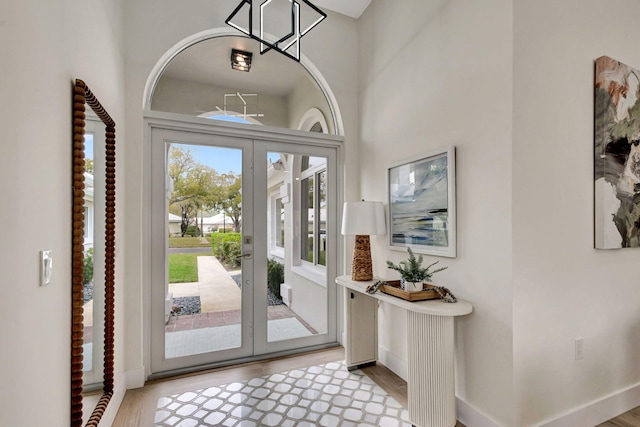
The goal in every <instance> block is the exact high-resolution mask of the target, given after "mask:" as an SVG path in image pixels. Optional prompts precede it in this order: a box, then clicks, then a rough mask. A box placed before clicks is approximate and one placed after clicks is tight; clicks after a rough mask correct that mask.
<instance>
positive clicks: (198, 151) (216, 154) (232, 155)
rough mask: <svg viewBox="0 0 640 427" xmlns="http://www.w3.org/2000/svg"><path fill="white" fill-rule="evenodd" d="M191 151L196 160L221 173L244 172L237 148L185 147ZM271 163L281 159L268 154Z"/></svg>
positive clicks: (240, 153) (273, 154)
mask: <svg viewBox="0 0 640 427" xmlns="http://www.w3.org/2000/svg"><path fill="white" fill-rule="evenodd" d="M183 147H184V148H188V149H189V150H190V151H191V154H192V155H193V157H194V159H195V160H196V161H197V162H199V163H202V164H203V165H206V166H210V167H212V168H213V169H215V170H216V171H217V172H219V173H227V172H233V173H235V174H240V173H241V172H242V151H241V150H240V149H237V148H224V147H208V146H202V145H184V146H183ZM268 158H269V159H271V161H276V160H278V159H279V158H280V156H279V155H278V154H277V153H268Z"/></svg>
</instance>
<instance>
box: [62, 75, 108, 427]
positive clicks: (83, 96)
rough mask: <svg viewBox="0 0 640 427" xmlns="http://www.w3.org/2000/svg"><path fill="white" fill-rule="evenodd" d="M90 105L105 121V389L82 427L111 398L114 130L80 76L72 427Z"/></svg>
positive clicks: (78, 369) (77, 406) (78, 393)
mask: <svg viewBox="0 0 640 427" xmlns="http://www.w3.org/2000/svg"><path fill="white" fill-rule="evenodd" d="M86 105H88V106H89V107H91V109H92V110H93V111H94V113H95V114H96V115H97V116H98V117H99V118H100V120H102V122H103V123H104V125H105V132H106V135H105V144H106V153H105V154H106V156H105V175H106V176H105V181H104V182H105V183H106V188H105V202H106V203H105V206H106V209H105V236H104V242H105V262H104V270H105V271H104V277H105V283H104V292H105V307H104V358H103V360H104V374H103V392H102V396H101V397H100V399H99V401H98V404H97V405H96V406H95V409H94V410H93V412H92V413H91V416H90V417H89V419H88V421H87V424H86V427H95V426H97V425H98V424H99V423H100V419H101V418H102V415H103V414H104V412H105V409H106V408H107V405H108V404H109V401H110V400H111V397H112V396H113V389H114V388H113V382H114V275H115V226H116V224H115V223H116V151H115V148H116V134H115V132H116V128H115V122H114V121H113V119H112V118H111V117H110V116H109V114H108V113H107V112H106V110H105V109H104V108H103V107H102V105H101V104H100V102H99V101H98V99H97V98H96V97H95V95H94V94H93V93H92V92H91V90H90V89H89V87H88V86H87V85H86V83H85V82H83V81H82V80H76V82H75V86H74V92H73V215H72V218H73V219H72V220H73V226H72V230H73V231H72V239H73V240H72V273H71V277H72V297H71V301H72V309H71V427H76V426H77V427H81V426H82V398H83V396H82V387H83V384H82V376H83V372H82V365H83V354H82V353H83V350H82V344H83V316H84V314H83V312H84V309H83V261H84V224H85V220H86V219H85V217H84V216H85V211H84V192H85V185H84V172H85V146H84V134H85V118H86V116H85V109H86V107H85V106H86Z"/></svg>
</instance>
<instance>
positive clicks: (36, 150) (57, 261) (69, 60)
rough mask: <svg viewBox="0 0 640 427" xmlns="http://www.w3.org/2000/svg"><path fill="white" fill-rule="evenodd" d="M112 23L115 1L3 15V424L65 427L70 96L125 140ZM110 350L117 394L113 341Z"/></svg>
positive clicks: (117, 31) (5, 7)
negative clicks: (81, 92) (44, 258)
mask: <svg viewBox="0 0 640 427" xmlns="http://www.w3.org/2000/svg"><path fill="white" fill-rule="evenodd" d="M120 17H121V9H120V1H117V0H113V1H107V0H103V1H100V0H89V1H86V0H85V1H78V0H65V1H62V2H51V1H46V0H33V1H29V2H3V3H2V5H0V38H1V39H2V40H3V42H2V43H1V44H0V56H1V57H2V61H0V75H1V76H2V78H1V79H0V93H1V94H2V96H0V129H1V130H2V141H1V142H0V152H1V155H0V199H1V200H2V201H3V202H2V208H1V209H0V222H1V223H3V224H10V226H8V227H4V228H3V234H2V238H1V239H0V254H1V255H2V256H1V257H0V288H1V289H2V298H1V299H0V312H1V313H2V318H3V321H2V322H1V323H0V337H1V338H0V341H1V345H0V366H1V368H0V383H1V384H3V387H1V388H0V414H2V424H3V425H8V426H9V425H11V426H13V425H26V424H28V425H34V426H45V425H47V426H50V425H56V426H63V425H69V420H70V416H69V414H70V399H69V396H70V365H71V363H70V358H71V357H70V356H71V355H70V348H71V333H70V327H71V156H72V152H71V144H72V117H71V116H72V90H73V82H74V79H75V78H81V79H83V80H85V82H87V84H88V85H89V86H90V87H91V88H92V90H93V91H94V92H95V94H96V96H97V97H98V98H99V99H100V100H101V102H102V103H103V104H104V106H105V107H106V108H107V110H108V111H109V113H110V114H111V115H112V116H113V118H114V119H115V121H116V123H117V129H118V137H120V136H123V135H124V132H123V130H124V120H123V105H122V103H121V99H122V94H123V93H124V84H123V82H124V80H123V58H122V55H121V43H122V37H121V35H122V25H121V24H122V22H121V19H120ZM118 156H119V159H120V154H118ZM120 177H122V175H120ZM119 182H122V181H119ZM122 200H123V199H120V200H119V202H118V203H119V204H120V203H122ZM120 207H122V205H120ZM43 215H44V216H46V217H47V221H42V220H41V218H42V217H43ZM120 231H121V229H120V230H118V236H121V235H122V234H121V232H120ZM43 249H51V250H53V258H54V271H53V279H52V283H51V284H50V285H49V286H47V287H43V288H42V287H39V286H38V275H39V270H38V256H39V251H40V250H43ZM120 256H121V254H119V257H120ZM118 268H119V269H120V268H121V264H120V266H119V267H118ZM121 279H122V274H121V270H118V271H117V276H116V282H117V284H118V285H120V286H121V285H122V280H121ZM121 296H122V293H121V290H118V291H117V295H116V300H117V301H122V298H121ZM121 312H122V311H121V309H120V308H119V307H118V308H117V309H116V313H121ZM121 324H122V323H121V322H120V321H119V322H118V324H117V325H116V327H117V329H116V333H117V334H119V333H120V332H121V331H122V328H121ZM116 341H117V343H116V346H117V347H118V350H117V351H116V371H117V374H116V384H118V381H120V380H122V365H121V361H122V347H123V346H122V334H120V335H117V336H116ZM120 382H121V381H120ZM121 397H122V396H121V395H120V396H118V397H117V398H116V400H117V399H118V398H121ZM34 408H35V409H36V410H35V411H34Z"/></svg>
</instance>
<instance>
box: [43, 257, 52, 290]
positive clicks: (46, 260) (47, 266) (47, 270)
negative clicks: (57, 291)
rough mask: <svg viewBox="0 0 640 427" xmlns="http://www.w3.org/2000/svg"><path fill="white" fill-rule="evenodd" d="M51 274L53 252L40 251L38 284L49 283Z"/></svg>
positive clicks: (44, 284)
mask: <svg viewBox="0 0 640 427" xmlns="http://www.w3.org/2000/svg"><path fill="white" fill-rule="evenodd" d="M52 274H53V253H52V251H40V286H46V285H48V284H49V283H51V276H52Z"/></svg>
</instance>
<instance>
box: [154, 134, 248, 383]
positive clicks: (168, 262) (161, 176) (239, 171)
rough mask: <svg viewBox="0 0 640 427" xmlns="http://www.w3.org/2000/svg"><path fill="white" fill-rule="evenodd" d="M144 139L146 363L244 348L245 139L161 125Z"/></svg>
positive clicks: (201, 360)
mask: <svg viewBox="0 0 640 427" xmlns="http://www.w3.org/2000/svg"><path fill="white" fill-rule="evenodd" d="M152 143H153V146H152V158H153V159H154V160H153V161H154V162H155V163H154V164H156V165H157V166H159V168H155V169H154V168H153V167H152V171H155V172H152V175H153V182H152V185H153V184H155V185H156V190H155V191H154V192H153V194H154V203H152V209H153V211H154V212H152V229H153V236H152V269H153V271H152V282H153V283H152V285H151V286H152V321H153V325H154V326H152V370H153V371H154V372H159V371H166V370H172V369H180V368H184V367H191V366H197V365H203V364H209V363H215V362H217V361H221V360H230V359H235V358H239V357H246V356H248V355H251V354H253V344H252V340H251V324H252V320H253V319H252V316H253V311H252V295H253V289H252V276H251V274H252V269H253V266H252V264H253V261H252V260H251V259H250V257H249V258H243V254H244V253H247V252H248V253H250V249H251V248H250V245H246V244H244V243H243V237H245V236H250V235H251V230H252V227H253V224H252V213H251V212H250V210H251V206H252V203H251V201H250V199H251V197H252V176H251V173H250V172H249V173H248V174H245V173H244V171H246V170H249V171H250V170H251V168H250V165H251V155H252V154H251V143H250V141H247V140H243V139H239V138H226V137H218V136H213V135H207V134H200V133H194V132H178V131H169V130H157V135H156V136H155V137H153V136H152ZM158 198H160V201H158V200H157V199H158ZM243 198H245V200H243ZM246 199H249V200H246ZM247 209H248V210H249V211H247ZM154 253H155V256H154ZM162 261H164V262H162ZM158 264H160V265H158Z"/></svg>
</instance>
